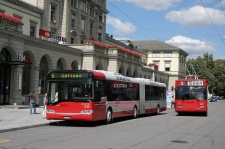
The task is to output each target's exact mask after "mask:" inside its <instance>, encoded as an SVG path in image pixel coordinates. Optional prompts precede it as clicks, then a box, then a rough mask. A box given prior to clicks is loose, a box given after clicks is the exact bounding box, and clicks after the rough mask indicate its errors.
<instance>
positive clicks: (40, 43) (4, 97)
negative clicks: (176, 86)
mask: <svg viewBox="0 0 225 149" xmlns="http://www.w3.org/2000/svg"><path fill="white" fill-rule="evenodd" d="M24 1H27V2H32V4H33V5H31V4H28V3H26V2H24ZM24 1H14V0H2V1H0V4H1V5H0V83H1V84H0V85H1V92H0V105H7V104H27V95H28V93H29V92H30V91H31V90H35V93H36V95H37V99H38V102H39V103H40V104H42V100H43V97H44V93H45V92H47V81H46V77H47V74H48V73H49V72H50V71H53V70H65V69H68V68H70V69H71V68H72V69H73V70H77V69H89V70H92V69H97V70H107V71H112V72H117V73H121V74H122V75H126V76H130V77H143V78H148V79H151V80H155V81H159V82H163V83H166V84H167V85H168V83H169V75H170V74H168V73H165V72H163V71H160V70H158V67H154V66H150V65H148V63H149V61H150V60H149V54H148V52H146V51H142V50H139V49H138V48H136V47H135V44H133V43H131V42H128V43H127V42H123V41H118V40H115V39H113V38H112V37H111V36H108V35H106V36H105V27H106V25H105V20H106V13H108V12H107V10H106V1H105V0H89V1H86V0H64V1H61V0H60V1H59V0H38V1H37V0H24ZM34 4H36V5H34ZM7 16H8V17H7ZM41 31H44V35H42V34H41V33H40V32H41ZM46 34H48V35H49V34H50V36H47V35H46ZM62 39H66V40H62Z"/></svg>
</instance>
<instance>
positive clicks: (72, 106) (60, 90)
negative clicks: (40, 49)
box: [46, 70, 166, 123]
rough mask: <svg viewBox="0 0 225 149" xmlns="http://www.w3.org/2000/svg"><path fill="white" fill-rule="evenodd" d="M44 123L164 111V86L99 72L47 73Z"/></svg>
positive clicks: (116, 74) (139, 79)
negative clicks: (47, 89) (47, 121)
mask: <svg viewBox="0 0 225 149" xmlns="http://www.w3.org/2000/svg"><path fill="white" fill-rule="evenodd" d="M48 85H49V91H48V104H47V110H46V118H47V119H48V120H80V121H98V120H106V122H107V123H110V122H112V121H113V118H118V117H125V116H133V117H134V118H136V117H137V116H138V115H139V114H147V113H157V114H159V113H160V112H162V111H165V110H166V85H165V84H163V83H159V82H154V81H151V80H149V79H143V78H132V77H127V76H123V75H121V74H118V73H113V72H108V71H101V70H63V71H53V72H50V73H49V74H48Z"/></svg>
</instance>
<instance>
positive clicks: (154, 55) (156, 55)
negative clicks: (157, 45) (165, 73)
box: [152, 52, 160, 57]
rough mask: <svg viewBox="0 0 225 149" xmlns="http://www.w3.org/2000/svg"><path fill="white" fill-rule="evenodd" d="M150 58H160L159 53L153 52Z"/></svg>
mask: <svg viewBox="0 0 225 149" xmlns="http://www.w3.org/2000/svg"><path fill="white" fill-rule="evenodd" d="M152 57H160V52H153V54H152Z"/></svg>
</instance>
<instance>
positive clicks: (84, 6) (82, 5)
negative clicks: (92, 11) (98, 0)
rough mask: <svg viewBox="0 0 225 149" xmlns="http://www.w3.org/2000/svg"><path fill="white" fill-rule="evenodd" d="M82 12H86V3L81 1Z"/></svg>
mask: <svg viewBox="0 0 225 149" xmlns="http://www.w3.org/2000/svg"><path fill="white" fill-rule="evenodd" d="M80 10H81V11H83V12H86V2H84V1H81V3H80Z"/></svg>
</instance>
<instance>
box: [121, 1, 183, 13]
mask: <svg viewBox="0 0 225 149" xmlns="http://www.w3.org/2000/svg"><path fill="white" fill-rule="evenodd" d="M123 1H125V2H128V3H134V4H135V5H137V6H138V7H140V8H144V9H147V10H157V11H160V10H167V9H169V8H171V7H174V6H176V5H177V4H178V3H180V2H181V1H182V0H123Z"/></svg>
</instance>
